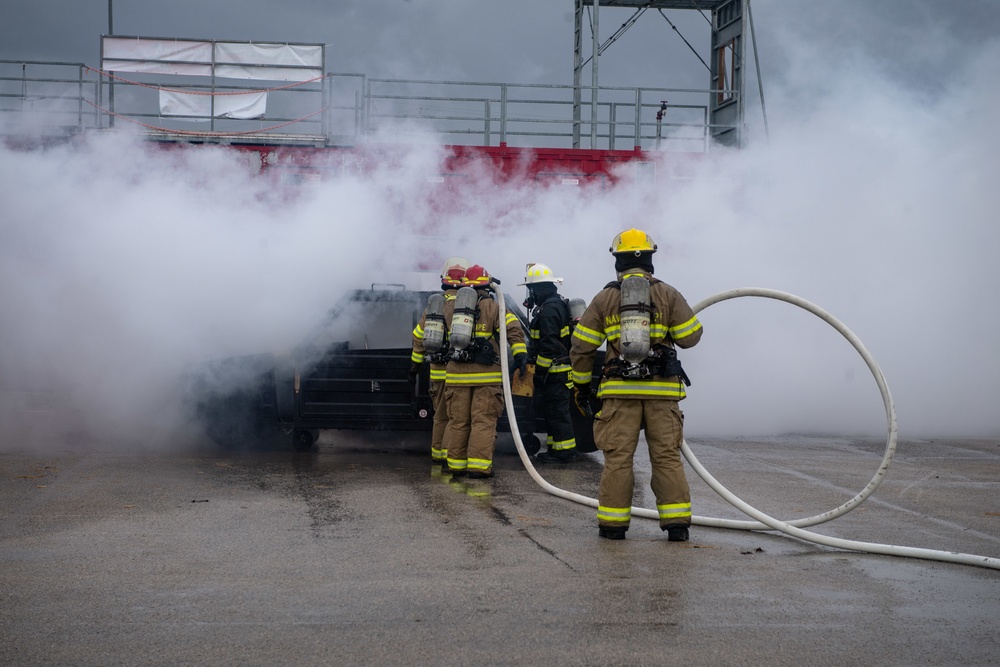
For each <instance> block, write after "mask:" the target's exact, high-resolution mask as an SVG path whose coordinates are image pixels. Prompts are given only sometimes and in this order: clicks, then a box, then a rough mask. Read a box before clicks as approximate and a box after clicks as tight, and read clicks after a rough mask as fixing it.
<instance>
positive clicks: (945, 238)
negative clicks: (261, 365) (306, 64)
mask: <svg viewBox="0 0 1000 667" xmlns="http://www.w3.org/2000/svg"><path fill="white" fill-rule="evenodd" d="M752 6H753V16H754V21H755V27H756V35H757V39H758V41H759V53H760V62H761V68H762V70H763V77H762V78H763V84H764V89H765V95H766V101H767V111H768V119H769V121H770V134H771V139H770V141H764V138H763V132H762V131H761V127H760V119H761V109H760V104H759V100H758V99H757V96H756V80H754V81H752V82H751V84H750V85H749V86H748V93H749V94H750V102H749V103H748V107H747V113H748V120H749V122H750V124H751V137H752V138H751V146H750V147H749V148H748V149H747V150H745V151H742V152H741V153H739V154H730V153H725V152H718V154H717V155H716V156H715V157H713V159H712V160H710V161H708V162H706V164H705V168H704V170H703V171H702V172H700V173H698V174H696V177H695V178H693V179H691V181H690V182H687V183H684V184H674V187H673V188H672V189H670V190H669V191H664V192H662V193H659V194H658V195H657V196H656V197H654V198H653V199H650V198H649V197H647V196H646V195H644V194H642V195H640V194H637V193H635V192H630V191H628V190H627V189H623V190H621V191H616V192H609V193H605V194H602V195H600V196H596V197H591V196H581V195H579V194H577V193H572V194H567V193H566V192H565V191H560V192H551V193H547V194H538V193H511V192H501V193H497V192H486V191H484V192H482V193H479V196H478V197H476V198H475V199H473V200H470V201H469V202H467V207H466V210H465V211H464V212H463V214H462V215H460V216H455V217H454V218H449V219H444V220H438V221H436V223H437V225H438V228H439V230H440V234H441V235H442V236H443V237H445V238H450V239H453V240H454V244H453V246H452V247H450V248H448V250H447V251H446V252H445V253H444V254H445V255H449V254H465V255H467V256H469V257H471V258H472V259H473V260H474V261H479V262H481V263H483V264H486V265H487V266H488V268H490V269H491V271H492V272H493V273H494V274H496V275H498V276H500V277H501V278H502V279H503V281H504V283H503V285H504V287H505V288H506V289H509V290H511V291H512V292H513V293H514V294H515V296H516V298H517V299H518V301H519V300H520V299H521V298H522V297H523V295H522V294H520V293H517V291H516V290H517V289H519V288H515V287H514V285H515V284H516V283H517V282H520V277H521V276H520V274H521V272H522V271H523V267H524V264H525V263H526V262H528V261H544V262H547V263H549V264H551V265H552V266H553V268H554V269H555V271H556V273H557V274H559V275H562V276H564V277H565V278H566V284H565V286H564V293H566V294H567V295H569V296H580V297H584V298H587V299H589V298H590V297H591V296H592V295H593V293H594V292H596V290H597V289H599V288H600V286H601V285H603V284H604V282H606V281H607V280H608V279H610V278H611V276H612V271H611V264H610V258H609V256H608V254H607V247H608V244H609V242H610V239H611V237H612V236H613V235H614V233H615V232H617V231H620V229H623V228H626V227H629V226H633V225H634V226H639V227H642V228H646V229H648V230H649V231H650V232H651V233H653V235H654V237H655V239H656V240H657V242H658V243H659V244H660V248H661V250H660V252H659V253H658V255H657V263H656V266H657V274H658V275H660V277H662V278H663V279H664V280H667V281H668V282H670V283H672V284H674V285H675V286H677V287H678V288H680V289H681V290H682V292H683V293H684V294H685V295H686V296H687V297H688V299H689V301H691V302H692V304H694V303H696V302H698V301H700V300H701V299H704V298H706V297H708V296H710V295H712V294H715V293H717V292H720V291H722V290H727V289H732V288H736V287H744V286H751V285H752V286H760V287H769V288H774V289H780V290H784V291H787V292H791V293H793V294H797V295H799V296H802V297H803V298H806V299H809V300H810V301H812V302H814V303H816V304H817V305H819V306H821V307H823V308H825V309H827V310H829V311H830V312H831V313H832V314H833V315H834V316H836V317H838V318H839V319H841V320H842V321H843V322H844V323H845V324H846V325H847V326H848V327H850V328H851V329H852V330H853V331H854V332H855V333H856V334H857V335H858V336H859V337H860V338H861V339H862V341H863V342H864V343H865V344H866V345H867V346H868V348H869V349H870V351H871V352H872V353H873V355H874V356H875V358H876V359H877V360H878V362H879V365H880V366H881V368H882V370H883V371H884V372H885V373H886V375H887V380H888V382H889V386H890V388H891V389H892V391H893V396H894V398H895V401H896V406H897V408H898V410H899V416H900V430H901V432H902V433H903V434H904V435H910V436H928V437H929V436H934V435H959V436H976V435H993V436H996V435H997V434H1000V412H998V411H997V410H996V403H997V399H998V397H1000V355H998V354H997V353H996V351H995V347H996V341H997V337H998V334H997V332H998V331H1000V305H998V300H997V299H996V297H995V291H996V287H997V285H1000V268H998V266H1000V263H998V262H997V261H996V259H995V252H996V249H997V248H998V247H1000V232H998V225H997V224H996V221H997V211H998V210H1000V196H998V188H996V186H995V182H996V180H997V175H998V169H997V166H996V163H997V160H996V155H997V154H998V153H1000V133H998V131H997V127H996V121H995V117H996V109H997V107H998V104H1000V68H998V67H997V63H998V62H1000V42H998V38H997V35H1000V8H998V4H997V3H996V2H995V1H994V0H964V1H963V2H960V3H952V2H943V1H940V0H880V1H878V2H869V1H867V0H841V1H838V2H834V3H819V2H808V3H807V2H799V1H792V0H783V1H782V0H754V2H753V5H752ZM107 8H108V5H107V2H104V1H103V0H102V1H97V0H74V1H73V2H64V1H56V0H31V1H30V2H11V1H10V0H8V1H7V2H5V3H4V6H3V12H2V15H3V21H2V22H0V59H7V60H58V61H70V62H82V63H85V64H88V65H91V66H97V65H98V59H99V46H100V44H99V39H100V35H101V34H102V33H106V32H107V28H108V13H107ZM572 8H573V3H572V2H570V1H569V0H565V1H563V0H560V1H558V2H556V1H555V0H505V1H504V2H498V3H486V2H478V1H473V0H462V1H461V2H459V1H457V0H436V1H435V2H428V1H421V0H409V1H402V0H393V1H390V2H337V3H321V2H316V1H308V0H283V1H282V2H262V1H248V0H244V1H241V2H221V1H213V2H204V1H199V2H194V1H191V2H187V1H174V2H154V1H152V0H150V1H146V0H142V1H140V0H132V1H129V0H118V1H117V2H115V3H114V11H115V15H114V29H115V33H116V34H119V35H138V36H148V37H178V38H212V39H231V40H253V41H278V42H280V41H292V42H306V43H324V44H327V45H328V50H327V60H328V62H327V67H328V70H330V71H336V72H357V73H364V74H367V75H368V76H372V77H404V78H419V79H442V80H470V81H472V80H474V81H496V82H512V83H558V84H565V83H569V82H571V80H572V39H573V34H572V33H573V30H572V28H573V23H572ZM956 8H961V9H956ZM630 14H631V12H630V11H628V10H620V9H610V8H605V9H604V10H603V11H602V13H601V26H600V37H601V41H603V40H604V39H605V38H606V37H607V36H609V35H610V34H611V33H613V32H614V31H615V30H616V29H617V28H618V26H619V25H621V24H622V23H623V22H624V21H625V20H626V19H627V18H628V17H629V15H630ZM667 16H668V17H669V18H670V19H671V21H673V22H674V23H675V25H677V27H678V28H679V29H680V31H681V33H682V34H683V35H684V36H685V37H686V38H687V39H688V41H690V42H692V43H693V44H695V45H697V46H698V48H699V49H701V50H702V57H705V58H707V54H706V53H704V50H705V47H706V46H707V44H708V26H707V24H706V22H705V20H704V18H702V17H701V16H699V15H698V14H697V13H694V12H683V11H674V12H668V13H667ZM587 39H589V35H588V36H587ZM749 55H751V52H750V51H748V56H749ZM707 77H708V74H707V72H706V71H705V69H704V67H703V66H702V65H701V64H700V63H699V62H698V59H697V58H696V57H695V56H694V55H693V54H691V53H690V51H689V50H688V47H687V46H686V45H685V44H684V42H683V41H682V40H681V38H680V37H679V36H678V34H677V33H676V32H675V31H674V30H672V29H671V27H670V25H669V24H668V23H667V22H666V21H665V20H664V19H663V18H662V17H660V16H659V15H658V14H655V13H652V12H647V15H646V16H645V17H643V19H642V20H641V21H640V22H639V23H638V24H636V25H635V26H634V27H633V28H632V29H631V30H630V31H629V32H627V33H626V34H625V35H624V36H623V37H622V38H621V39H620V40H619V42H617V43H616V44H614V45H612V46H611V48H610V49H608V51H607V52H606V53H605V55H604V56H602V59H601V80H600V83H601V84H602V85H605V86H618V85H620V86H638V85H642V86H653V87H657V86H665V87H666V86H670V87H685V86H693V87H703V86H705V85H706V84H707ZM438 157H439V156H438V155H436V154H435V153H434V151H433V150H431V149H427V150H425V151H422V152H417V153H415V154H414V155H412V156H410V158H409V160H408V161H405V162H404V163H403V164H401V165H398V166H396V167H394V168H392V169H387V170H385V171H384V172H382V173H377V174H374V175H373V177H372V179H371V180H370V181H367V182H359V181H357V180H351V179H331V180H330V181H328V182H326V183H324V184H323V185H322V186H321V187H318V188H317V189H316V190H315V191H314V192H312V193H309V195H308V196H304V197H302V198H300V199H299V200H297V201H296V202H281V203H276V202H274V201H273V197H271V195H272V194H273V193H268V192H265V191H261V188H262V184H261V183H260V181H259V179H258V180H254V179H252V178H251V177H250V176H249V175H248V174H247V173H246V171H245V170H243V169H241V168H240V165H239V164H238V163H237V162H236V161H235V158H234V156H233V155H232V154H231V152H227V151H213V150H205V151H203V152H201V153H199V154H198V155H195V156H189V157H186V158H178V157H164V156H159V157H156V156H150V155H149V154H147V153H145V152H143V151H141V150H140V149H139V148H138V147H137V146H135V145H134V144H133V143H132V142H130V141H127V140H126V139H124V138H119V137H105V138H102V139H101V140H94V141H93V142H91V143H90V144H88V145H86V146H77V147H75V148H74V149H72V150H71V149H55V150H53V151H48V152H33V153H24V152H13V151H8V150H5V149H0V188H2V191H3V197H2V202H0V304H2V305H3V311H4V318H3V320H0V335H2V336H3V339H4V341H5V344H4V347H3V349H2V350H0V390H7V391H8V392H10V391H11V389H12V388H11V384H12V383H13V382H14V381H13V380H12V379H11V378H17V382H23V381H24V380H25V378H30V379H31V383H33V384H35V385H40V386H45V385H49V386H68V387H70V388H71V389H72V391H74V392H76V400H77V401H80V405H81V406H85V407H82V408H81V409H83V410H86V411H88V412H89V413H91V414H97V415H98V416H99V417H100V420H99V421H102V422H103V423H104V424H115V423H118V421H116V420H121V419H123V418H124V417H123V415H125V414H135V411H136V409H137V404H141V405H143V406H145V407H146V408H148V406H149V405H152V404H155V400H154V398H153V396H154V395H155V391H154V386H155V388H156V389H162V387H161V386H160V383H158V382H155V381H154V378H160V377H161V376H165V375H166V374H168V371H169V369H175V368H178V367H181V366H183V365H184V364H187V363H192V362H197V361H198V360H201V359H204V358H212V357H215V356H224V355H226V354H235V353H246V352H253V351H265V350H270V349H274V348H277V347H281V346H287V345H290V344H291V343H293V342H294V341H295V340H296V339H297V337H298V336H301V334H302V332H303V330H304V329H307V328H308V326H309V325H311V324H312V322H314V321H315V318H316V317H317V316H318V314H319V313H321V312H322V311H323V309H325V308H326V307H328V306H329V305H330V304H331V303H333V302H334V301H336V299H337V298H338V297H339V295H340V294H341V293H343V291H344V290H345V289H347V288H348V287H352V286H354V284H353V283H354V282H357V281H358V280H359V276H360V277H361V278H363V279H362V280H361V282H374V281H375V279H370V278H369V276H372V275H373V274H374V275H379V276H381V275H384V273H385V272H386V271H387V270H388V268H390V267H392V268H396V269H407V268H411V267H412V265H414V264H417V263H419V262H418V259H419V258H418V257H415V255H419V254H420V252H421V245H420V244H421V243H423V242H424V241H421V240H420V239H414V238H413V236H412V234H411V230H409V229H408V228H407V227H406V224H405V221H400V220H399V219H397V218H395V217H393V214H392V213H391V212H390V211H389V209H388V208H387V202H390V201H417V198H413V199H410V196H411V195H412V194H413V193H415V192H419V188H420V187H422V186H423V185H425V181H423V180H421V179H422V177H423V175H424V174H426V167H427V164H428V163H430V162H433V161H434V160H436V159H438ZM512 211H513V212H514V213H515V214H514V215H511V212H512ZM410 213H411V214H412V215H413V216H420V215H422V214H426V213H427V212H426V211H424V212H421V211H420V210H419V206H416V205H414V206H413V210H411V211H410ZM498 216H507V218H508V223H507V227H506V228H505V232H504V233H503V234H501V235H499V236H497V235H493V234H491V233H489V232H487V231H485V230H484V229H483V221H484V220H493V219H496V218H497V217H498ZM595 267H597V269H595ZM292 269H294V270H292ZM352 281H353V282H352ZM303 285H309V286H310V288H309V289H307V290H303V289H302V286H303ZM702 319H703V321H704V323H705V326H706V332H707V333H706V335H705V338H704V339H703V342H702V344H701V345H699V346H698V348H696V349H695V350H692V351H691V352H690V353H688V354H687V355H686V356H685V363H686V364H687V365H688V368H689V372H690V374H691V375H692V377H693V379H694V381H695V386H693V387H692V389H691V393H690V395H691V399H690V400H688V401H686V402H685V404H684V407H685V411H686V414H687V415H688V420H687V424H688V430H689V433H697V432H702V433H709V434H710V433H719V434H754V433H785V432H803V431H805V432H831V433H845V434H856V433H861V434H869V435H871V434H874V435H877V434H878V433H879V431H880V429H881V430H882V431H884V428H885V416H884V410H883V407H882V404H881V400H880V397H879V395H878V391H877V389H876V388H875V384H874V382H873V381H872V379H871V374H870V373H869V372H868V370H867V369H866V368H865V367H864V366H863V364H861V363H860V361H859V359H858V357H857V355H856V354H855V353H854V352H853V350H852V349H851V348H850V346H849V345H847V343H846V342H845V341H844V340H843V339H842V338H839V336H837V335H836V334H834V333H831V331H832V330H830V329H829V328H828V327H827V326H826V325H825V324H823V323H821V322H819V320H817V319H816V318H813V317H811V316H807V315H804V314H802V313H800V312H797V311H795V309H793V308H792V307H791V306H781V305H776V304H774V303H764V302H753V303H725V304H720V305H718V306H713V307H711V308H710V309H709V310H707V311H705V312H704V313H703V316H702ZM7 395H8V396H9V395H10V394H9V393H8V394H7ZM84 395H85V397H84ZM126 396H127V397H128V398H129V399H130V400H124V398H123V397H126Z"/></svg>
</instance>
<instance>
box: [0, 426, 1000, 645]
mask: <svg viewBox="0 0 1000 667" xmlns="http://www.w3.org/2000/svg"><path fill="white" fill-rule="evenodd" d="M689 442H690V445H691V447H692V449H693V450H694V451H695V453H696V455H697V456H698V457H699V459H700V460H701V462H702V463H703V464H704V465H705V467H706V468H708V469H709V470H710V471H711V472H712V473H713V474H714V475H715V476H716V477H717V478H718V479H719V480H720V481H721V482H722V483H723V484H726V485H727V486H728V487H729V488H730V489H731V490H733V491H734V492H736V493H738V494H739V495H740V496H741V497H743V498H744V499H745V500H746V501H748V502H750V503H751V504H753V505H755V506H758V507H759V508H760V509H762V510H764V511H765V512H769V513H771V514H773V515H776V516H778V517H780V518H785V519H791V518H798V517H804V516H811V515H814V514H818V513H821V512H824V511H826V510H829V509H832V508H833V507H836V506H838V505H840V504H841V503H843V502H845V501H846V500H848V499H849V498H851V497H852V496H853V495H854V494H855V493H857V492H858V491H859V490H860V489H861V488H862V487H864V486H865V484H867V483H868V481H869V479H870V478H871V476H872V475H873V474H874V471H875V470H876V469H877V467H878V464H879V462H880V460H881V456H882V451H883V449H884V442H882V441H880V440H875V439H852V438H819V437H783V438H769V439H760V440H750V439H738V440H717V439H716V440H711V439H698V438H696V437H691V438H690V440H689ZM195 444H198V445H199V446H195ZM644 457H645V453H644V450H640V457H639V458H640V460H642V459H643V458H644ZM428 458H429V457H426V456H425V455H424V450H423V447H422V445H420V443H419V438H417V439H416V440H415V441H403V442H400V441H396V440H392V439H384V438H383V439H381V440H377V439H368V438H365V437H364V436H354V435H350V434H342V433H336V432H328V433H325V434H324V436H323V438H322V439H321V441H320V443H319V445H318V447H317V451H316V452H314V453H310V454H294V453H290V452H269V453H243V454H238V453H231V452H225V451H219V450H218V449H215V448H213V447H211V446H209V445H208V444H207V443H188V444H187V445H185V446H184V447H178V448H177V449H176V450H175V451H170V452H166V451H159V452H156V451H145V452H137V451H130V452H123V451H121V450H117V451H116V450H112V449H110V448H107V447H101V446H99V445H92V446H89V447H87V448H80V447H79V446H77V445H74V444H73V443H68V444H66V445H62V446H57V447H48V448H46V449H44V450H35V451H6V452H0V480H2V482H0V664H3V665H209V664H210V665H329V664H344V665H362V664H366V665H414V664H430V665H473V664H488V665H535V664H551V665H608V664H611V665H663V664H684V665H803V664H809V665H856V664H879V665H989V664H998V663H1000V570H993V569H987V568H982V567H974V566H969V565H959V564H952V563H944V562H936V561H927V560H917V559H911V558H900V557H892V556H883V555H873V554H861V553H854V552H846V551H840V550H836V549H831V548H828V547H821V546H817V545H813V544H809V543H806V542H802V541H800V540H797V539H793V538H789V537H786V536H784V535H781V534H778V533H775V532H747V531H736V530H730V529H721V528H709V527H704V526H694V527H693V528H692V530H691V537H692V539H691V541H690V542H687V543H669V542H667V540H666V536H665V534H663V533H661V532H660V531H659V529H658V527H657V525H656V524H655V522H654V521H651V520H648V519H640V518H637V519H634V520H633V524H632V529H631V530H630V531H629V533H628V539H626V540H624V541H621V542H611V541H606V540H601V539H599V538H598V537H597V528H596V520H595V518H594V510H593V509H592V508H590V507H586V506H583V505H579V504H575V503H572V502H569V501H567V500H563V499H560V498H557V497H555V496H552V495H550V494H548V493H546V492H545V491H544V490H543V489H542V488H541V487H539V486H538V485H537V484H535V482H534V481H533V480H532V479H531V478H530V477H529V475H528V474H527V472H526V471H525V470H524V469H523V467H522V465H521V462H520V459H519V458H518V457H517V456H516V454H515V453H514V451H513V446H512V444H511V443H510V441H509V439H508V440H506V441H502V442H501V446H500V452H499V454H498V458H497V462H496V469H497V476H496V478H495V479H493V480H489V481H476V482H455V481H452V480H451V479H450V477H449V476H448V475H442V474H441V473H440V472H439V471H437V470H435V469H434V467H433V466H432V465H431V464H430V462H429V460H428ZM600 461H601V459H600V454H590V455H587V456H586V457H584V458H583V459H582V460H580V461H578V462H577V463H574V464H572V465H570V466H565V467H559V468H558V469H552V468H548V467H546V468H540V470H541V471H542V473H543V475H545V477H546V479H548V480H549V481H550V482H551V483H553V484H555V485H556V486H559V487H561V488H565V489H567V490H571V491H575V492H578V493H581V494H584V495H588V496H593V495H594V494H595V493H596V488H597V480H598V477H599V475H600V467H601V463H600ZM646 466H648V464H646ZM640 468H641V469H640V470H639V472H638V473H637V485H636V486H637V492H636V503H637V504H639V505H642V506H644V507H651V506H653V499H652V497H651V494H650V492H649V489H648V479H649V475H648V472H647V471H646V470H647V468H646V467H640ZM688 474H689V479H690V481H691V485H692V493H693V501H694V506H695V514H696V515H698V516H711V517H722V518H732V519H741V518H745V517H743V516H742V515H741V514H740V513H739V512H738V511H737V510H735V509H733V508H732V507H730V506H729V505H728V504H727V503H725V501H723V500H722V499H721V498H719V497H718V496H716V495H715V494H714V492H712V491H711V490H710V489H709V488H708V487H707V486H706V485H705V484H704V483H703V482H701V480H699V479H698V478H697V477H696V476H695V475H694V473H693V472H691V470H690V468H689V469H688ZM813 530H815V531H816V532H820V533H823V534H826V535H833V536H837V537H842V538H847V539H855V540H865V541H872V542H880V543H889V544H898V545H906V546H914V547H924V548H928V549H941V550H948V551H959V552H964V553H973V554H979V555H984V556H992V557H1000V440H935V441H926V440H921V441H903V442H900V444H899V448H898V451H897V453H896V457H895V460H894V462H893V465H892V467H891V468H890V470H889V473H888V476H887V478H886V480H885V481H884V482H883V483H882V484H881V486H880V487H879V488H878V490H876V492H875V494H874V495H873V496H872V497H871V498H870V499H868V500H867V501H866V502H865V503H864V504H863V505H861V506H860V507H859V508H857V509H855V510H854V511H853V512H851V513H849V514H847V515H846V516H843V517H841V518H839V519H836V520H835V521H833V522H831V523H827V524H823V525H821V526H817V527H815V528H813Z"/></svg>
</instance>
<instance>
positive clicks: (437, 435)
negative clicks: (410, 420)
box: [428, 380, 448, 461]
mask: <svg viewBox="0 0 1000 667" xmlns="http://www.w3.org/2000/svg"><path fill="white" fill-rule="evenodd" d="M428 393H430V395H431V405H433V406H434V421H433V422H432V423H431V424H432V425H431V458H433V459H434V460H435V461H443V460H444V459H445V457H446V456H447V455H448V450H447V449H445V447H444V432H445V429H446V428H447V427H448V407H447V405H446V403H445V398H444V380H440V381H438V382H431V387H430V389H429V391H428Z"/></svg>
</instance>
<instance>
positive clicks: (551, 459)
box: [535, 447, 577, 463]
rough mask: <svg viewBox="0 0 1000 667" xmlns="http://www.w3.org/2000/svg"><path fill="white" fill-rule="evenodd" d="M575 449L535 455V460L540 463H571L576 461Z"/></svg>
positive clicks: (549, 451)
mask: <svg viewBox="0 0 1000 667" xmlns="http://www.w3.org/2000/svg"><path fill="white" fill-rule="evenodd" d="M576 456H577V454H576V448H575V447H573V448H571V449H556V450H552V449H550V450H548V451H545V452H539V453H538V454H535V460H536V461H539V462H540V463H571V462H573V461H575V460H576Z"/></svg>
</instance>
